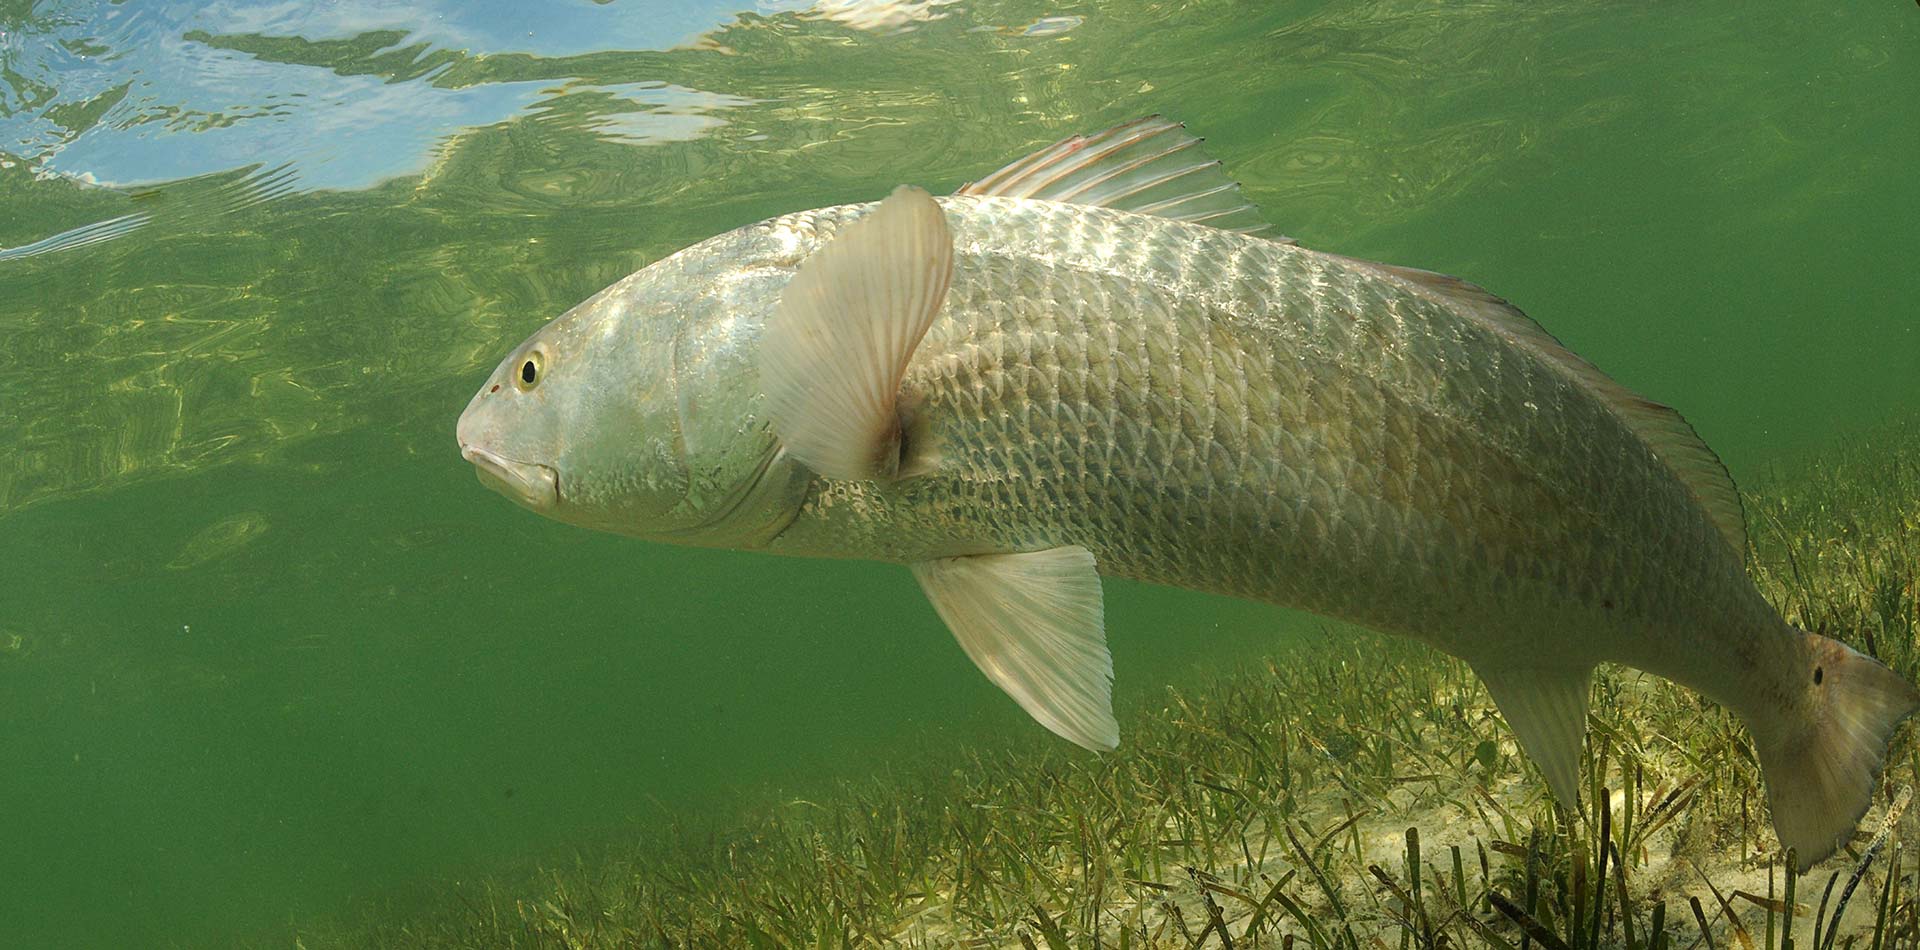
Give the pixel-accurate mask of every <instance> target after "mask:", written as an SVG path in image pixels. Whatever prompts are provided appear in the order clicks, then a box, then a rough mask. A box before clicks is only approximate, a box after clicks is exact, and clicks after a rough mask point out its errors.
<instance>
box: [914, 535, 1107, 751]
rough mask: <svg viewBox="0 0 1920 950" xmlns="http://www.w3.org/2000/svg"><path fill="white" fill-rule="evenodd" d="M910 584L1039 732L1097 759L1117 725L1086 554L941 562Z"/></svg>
mask: <svg viewBox="0 0 1920 950" xmlns="http://www.w3.org/2000/svg"><path fill="white" fill-rule="evenodd" d="M913 576H914V577H915V578H918V579H919V581H920V587H921V589H923V590H925V591H926V592H927V598H928V599H929V600H931V601H933V609H934V610H936V611H938V612H939V614H940V619H942V620H945V621H946V622H947V628H948V629H950V630H952V631H953V635H954V638H955V639H957V640H959V641H960V647H961V649H964V650H966V651H967V656H969V657H971V658H972V659H973V662H974V664H975V665H976V666H978V667H980V671H981V672H983V673H985V674H987V678H988V679H991V680H993V681H994V683H995V684H997V685H999V687H1000V688H1001V689H1004V690H1006V691H1007V694H1008V695H1010V696H1012V697H1013V699H1014V701H1015V702H1017V703H1019V704H1020V707H1021V708H1022V709H1025V710H1026V711H1027V712H1028V713H1029V714H1031V715H1032V716H1033V718H1035V719H1037V720H1039V721H1040V724H1041V725H1043V726H1046V727H1047V728H1048V729H1051V730H1053V731H1054V732H1055V733H1056V734H1058V735H1060V736H1061V737H1063V738H1065V739H1068V740H1070V741H1072V742H1074V743H1075V744H1077V745H1081V746H1084V747H1086V748H1088V749H1092V750H1094V751H1096V752H1099V751H1105V750H1108V749H1112V748H1114V747H1116V746H1118V745H1119V744H1120V726H1119V724H1118V723H1116V722H1114V719H1113V659H1112V657H1111V656H1109V655H1108V653H1107V633H1106V621H1105V619H1104V617H1103V614H1102V611H1101V605H1100V575H1099V574H1097V573H1095V572H1094V565H1093V555H1092V554H1090V553H1088V551H1087V549H1086V548H1082V547H1060V548H1051V549H1049V550H1045V551H1035V552H1032V553H1030V554H981V555H975V556H972V557H949V558H938V559H935V560H932V561H923V562H921V563H918V564H915V565H913Z"/></svg>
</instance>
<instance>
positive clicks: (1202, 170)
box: [954, 115, 1293, 244]
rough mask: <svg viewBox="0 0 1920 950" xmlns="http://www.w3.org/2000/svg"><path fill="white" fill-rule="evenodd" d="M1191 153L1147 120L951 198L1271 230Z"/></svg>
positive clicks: (1021, 164) (1080, 139) (1060, 145)
mask: <svg viewBox="0 0 1920 950" xmlns="http://www.w3.org/2000/svg"><path fill="white" fill-rule="evenodd" d="M1199 145H1200V140H1199V139H1197V138H1195V137H1193V136H1191V135H1188V134H1187V131H1186V127H1185V126H1183V125H1181V124H1180V123H1178V122H1173V121H1170V120H1168V119H1164V118H1162V117H1160V116H1157V115H1150V116H1147V117H1146V118H1144V119H1135V120H1133V121H1131V122H1123V123H1121V124H1119V125H1116V126H1114V127H1113V128H1110V129H1108V130H1106V131H1104V132H1096V133H1094V134H1092V135H1076V136H1073V137H1072V138H1066V139H1061V140H1060V141H1058V142H1055V143H1054V144H1052V145H1049V146H1047V147H1046V148H1043V149H1041V150H1040V151H1037V152H1035V153H1033V154H1032V155H1028V156H1027V157H1025V158H1023V159H1020V160H1019V161H1017V162H1014V163H1013V164H1011V165H1008V166H1006V167H1005V168H1002V169H1000V170H999V171H997V172H994V173H993V174H991V175H988V176H987V177H985V178H982V179H980V180H979V181H974V182H968V183H967V184H965V185H962V186H961V187H960V190H959V191H956V192H954V194H957V195H975V196H988V195H994V196H999V197H1002V198H1037V199H1040V200H1043V201H1063V202H1067V203H1070V204H1082V205H1097V206H1100V207H1103V208H1113V209H1116V210H1119V211H1133V212H1137V213H1139V214H1151V215H1157V216H1159V217H1163V218H1173V219H1175V220H1177V221H1190V222H1193V223H1195V224H1205V225H1210V226H1212V227H1216V228H1220V229H1221V230H1223V231H1237V232H1240V233H1242V234H1253V233H1256V232H1259V231H1264V230H1266V229H1267V228H1269V227H1271V225H1269V224H1268V223H1267V221H1266V219H1264V218H1262V217H1261V216H1260V210H1259V209H1258V208H1255V207H1254V206H1253V205H1251V204H1249V203H1247V202H1246V201H1245V200H1243V199H1242V198H1241V197H1240V185H1239V184H1238V183H1236V182H1235V181H1234V180H1233V179H1231V178H1228V177H1227V173H1226V172H1225V171H1222V170H1221V168H1220V163H1219V162H1218V161H1216V160H1214V159H1211V158H1208V157H1207V156H1206V155H1205V154H1204V153H1202V152H1201V151H1200V148H1199ZM1268 237H1270V238H1271V239H1273V240H1277V241H1281V242H1284V243H1288V244H1291V243H1293V241H1292V239H1291V238H1285V237H1279V236H1275V235H1268Z"/></svg>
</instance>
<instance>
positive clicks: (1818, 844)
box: [1749, 633, 1920, 871]
mask: <svg viewBox="0 0 1920 950" xmlns="http://www.w3.org/2000/svg"><path fill="white" fill-rule="evenodd" d="M1800 635H1801V636H1802V637H1804V638H1806V645H1807V653H1808V661H1809V669H1808V670H1807V671H1806V676H1807V679H1806V680H1805V682H1806V683H1808V685H1809V688H1810V689H1811V690H1812V697H1811V699H1810V700H1809V702H1808V705H1807V706H1805V707H1802V708H1805V709H1806V710H1807V714H1806V715H1795V716H1793V717H1792V719H1791V720H1790V721H1789V720H1785V719H1783V718H1779V717H1776V718H1775V719H1774V720H1773V721H1770V722H1765V723H1759V722H1750V723H1749V725H1750V726H1752V727H1757V728H1754V729H1753V736H1754V745H1755V746H1756V747H1757V748H1758V750H1759V753H1760V768H1761V770H1762V771H1763V772H1764V773H1765V776H1766V781H1767V805H1768V808H1769V809H1771V810H1772V812H1773V829H1774V832H1775V833H1777V834H1778V835H1779V836H1780V843H1781V845H1783V846H1785V847H1789V848H1793V849H1794V851H1795V852H1796V853H1797V854H1798V855H1799V859H1800V867H1799V868H1798V869H1797V870H1800V871H1805V870H1806V869H1807V868H1809V867H1811V866H1813V865H1814V864H1816V863H1818V862H1820V861H1823V860H1825V859H1826V858H1827V857H1828V856H1829V855H1831V854H1833V852H1834V851H1835V850H1836V849H1838V848H1839V847H1840V845H1842V844H1844V843H1845V842H1846V840H1847V838H1848V837H1849V836H1851V835H1852V833H1853V829H1854V826H1855V825H1857V824H1859V822H1860V817H1861V816H1862V815H1864V814H1866V813H1867V806H1868V805H1869V804H1871V803H1872V801H1873V790H1874V786H1875V784H1877V783H1878V782H1879V780H1880V770H1881V769H1882V768H1884V767H1885V766H1886V759H1887V744H1888V742H1889V741H1891V739H1892V738H1893V730H1894V727H1896V726H1898V725H1899V724H1900V721H1901V720H1903V719H1905V718H1907V716H1908V715H1910V714H1911V713H1913V712H1914V710H1915V709H1916V708H1920V690H1915V689H1914V687H1913V684H1911V683H1908V682H1907V681H1906V680H1904V679H1902V678H1901V677H1900V675H1899V674H1898V673H1895V672H1894V671H1892V670H1890V669H1887V668H1886V667H1885V666H1882V665H1881V664H1880V663H1879V661H1877V660H1874V659H1872V658H1871V657H1868V656H1864V655H1862V654H1860V653H1856V652H1854V651H1853V650H1852V649H1850V648H1849V647H1847V645H1846V644H1843V643H1841V642H1839V641H1837V640H1830V639H1828V638H1826V637H1822V636H1817V635H1815V634H1811V633H1801V634H1800ZM1798 705H1799V704H1789V706H1790V707H1791V706H1798ZM1760 715H1761V716H1765V715H1766V712H1761V713H1760Z"/></svg>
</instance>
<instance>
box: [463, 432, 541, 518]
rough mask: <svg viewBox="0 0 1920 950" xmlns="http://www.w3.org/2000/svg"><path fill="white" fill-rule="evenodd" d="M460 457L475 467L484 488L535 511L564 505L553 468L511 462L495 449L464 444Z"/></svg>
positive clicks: (533, 463)
mask: <svg viewBox="0 0 1920 950" xmlns="http://www.w3.org/2000/svg"><path fill="white" fill-rule="evenodd" d="M460 457H461V458H463V459H466V460H467V461H468V462H470V463H472V465H473V468H474V472H475V474H477V475H478V476H479V477H480V484H482V485H485V486H487V487H488V488H491V489H493V490H494V491H497V492H499V493H500V494H502V495H505V496H507V497H508V498H510V499H512V500H513V501H514V502H515V503H517V504H519V505H521V506H523V507H526V508H530V509H532V510H534V511H550V510H552V509H553V508H554V506H556V505H558V504H560V475H559V473H558V472H555V471H554V470H553V467H552V466H550V465H541V464H539V463H536V462H522V461H520V460H518V459H511V458H507V457H506V456H504V455H501V454H499V453H498V452H494V451H493V450H491V449H485V448H481V447H480V446H477V445H473V444H472V443H469V442H465V441H462V442H461V443H460Z"/></svg>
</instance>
